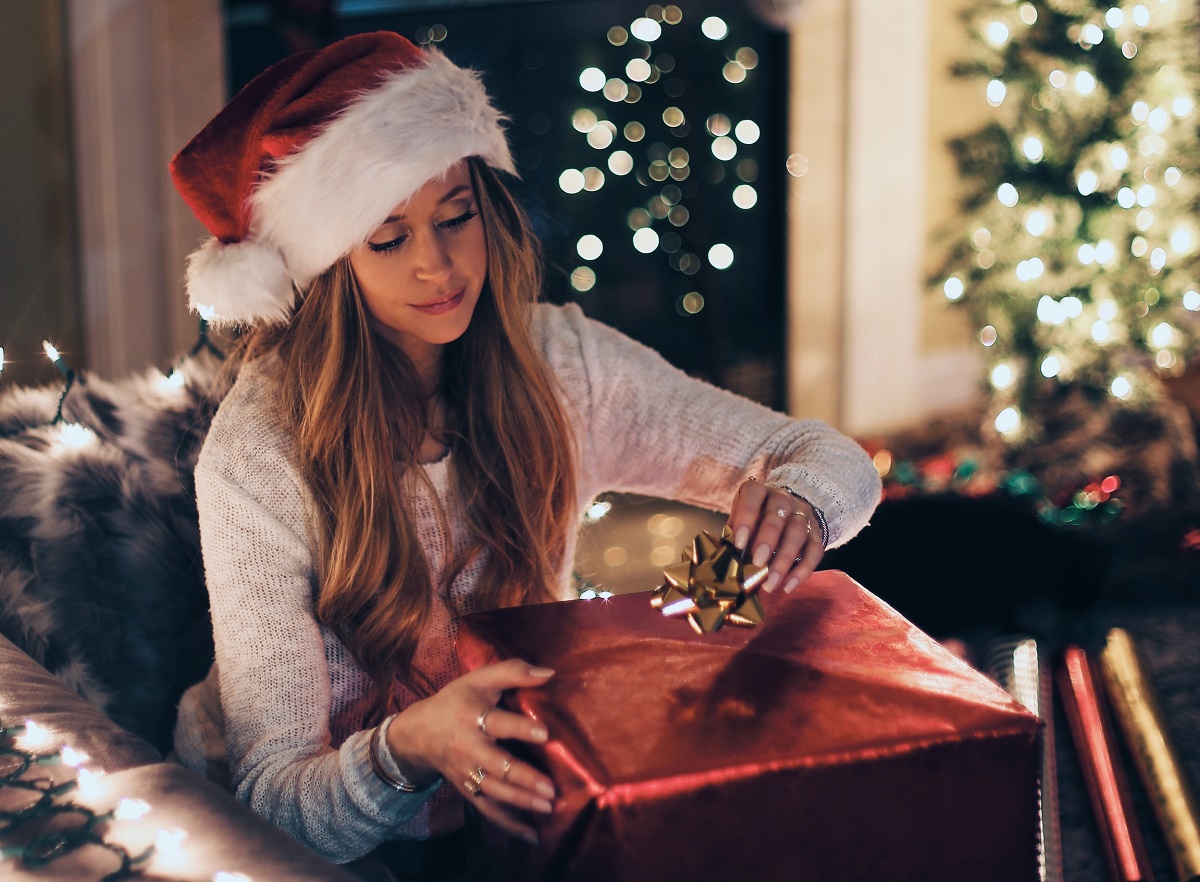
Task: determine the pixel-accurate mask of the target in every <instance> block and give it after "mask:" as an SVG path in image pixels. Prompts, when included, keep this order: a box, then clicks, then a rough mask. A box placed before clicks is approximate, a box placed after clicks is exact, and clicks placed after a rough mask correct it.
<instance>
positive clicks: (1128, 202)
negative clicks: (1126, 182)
mask: <svg viewBox="0 0 1200 882" xmlns="http://www.w3.org/2000/svg"><path fill="white" fill-rule="evenodd" d="M1136 204H1137V193H1134V192H1133V189H1132V188H1130V187H1122V188H1121V189H1120V190H1118V191H1117V205H1119V206H1121V207H1122V208H1133V206H1135V205H1136Z"/></svg>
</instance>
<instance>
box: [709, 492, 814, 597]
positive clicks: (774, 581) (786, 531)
mask: <svg viewBox="0 0 1200 882" xmlns="http://www.w3.org/2000/svg"><path fill="white" fill-rule="evenodd" d="M729 527H730V529H731V530H733V544H734V545H736V546H737V547H738V550H739V551H745V552H747V554H746V557H747V559H748V560H752V561H753V562H754V563H756V564H758V565H759V566H768V565H769V567H768V568H769V572H768V574H767V580H766V581H765V582H764V583H763V590H764V591H774V590H775V589H776V588H778V587H779V586H780V585H782V586H783V590H784V593H786V594H791V593H792V592H793V591H795V590H796V588H797V587H798V586H799V585H800V584H801V583H802V582H803V581H804V580H805V579H807V578H808V577H809V576H811V575H812V574H813V571H814V570H816V568H817V564H819V563H820V562H821V558H822V557H824V556H825V549H824V548H823V547H822V545H821V530H820V527H819V526H818V524H817V517H816V515H815V514H814V513H813V509H812V506H811V505H809V504H808V503H807V502H805V501H803V500H801V499H797V498H796V497H795V496H793V495H792V494H790V493H788V492H787V491H786V490H780V489H779V488H777V487H768V486H766V485H765V484H762V483H760V482H758V481H754V480H749V481H746V482H745V483H743V484H742V486H741V487H739V488H738V491H737V493H736V494H734V497H733V506H732V507H731V508H730V511H729Z"/></svg>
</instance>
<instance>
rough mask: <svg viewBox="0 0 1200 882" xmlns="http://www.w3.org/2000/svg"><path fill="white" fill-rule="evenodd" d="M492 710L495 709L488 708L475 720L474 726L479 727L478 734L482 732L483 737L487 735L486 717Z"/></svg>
mask: <svg viewBox="0 0 1200 882" xmlns="http://www.w3.org/2000/svg"><path fill="white" fill-rule="evenodd" d="M494 710H495V708H494V707H489V708H488V709H487V710H485V711H484V712H483V713H481V714H480V715H479V716H478V717H476V719H475V725H476V726H478V727H479V731H480V732H482V733H483V734H484V735H487V733H488V730H487V715H488V714H490V713H491V712H492V711H494Z"/></svg>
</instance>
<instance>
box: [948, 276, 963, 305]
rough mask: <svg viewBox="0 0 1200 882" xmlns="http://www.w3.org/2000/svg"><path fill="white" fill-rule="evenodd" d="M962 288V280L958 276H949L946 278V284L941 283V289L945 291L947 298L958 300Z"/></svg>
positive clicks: (961, 294)
mask: <svg viewBox="0 0 1200 882" xmlns="http://www.w3.org/2000/svg"><path fill="white" fill-rule="evenodd" d="M964 290H965V286H964V285H963V280H962V279H960V278H959V277H958V276H951V277H950V278H948V279H946V284H944V285H942V291H943V292H944V293H945V295H946V299H947V300H958V299H959V298H960V297H962V296H963V291H964Z"/></svg>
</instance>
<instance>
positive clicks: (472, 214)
mask: <svg viewBox="0 0 1200 882" xmlns="http://www.w3.org/2000/svg"><path fill="white" fill-rule="evenodd" d="M478 216H479V212H478V211H476V210H475V209H473V208H472V209H470V210H468V211H464V212H463V213H462V214H460V215H459V216H458V217H452V218H450V220H448V221H445V222H444V223H443V224H442V227H443V228H445V229H448V230H453V229H457V228H458V227H461V226H463V225H464V224H466V223H467V222H468V221H471V220H473V219H474V218H476V217H478Z"/></svg>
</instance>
